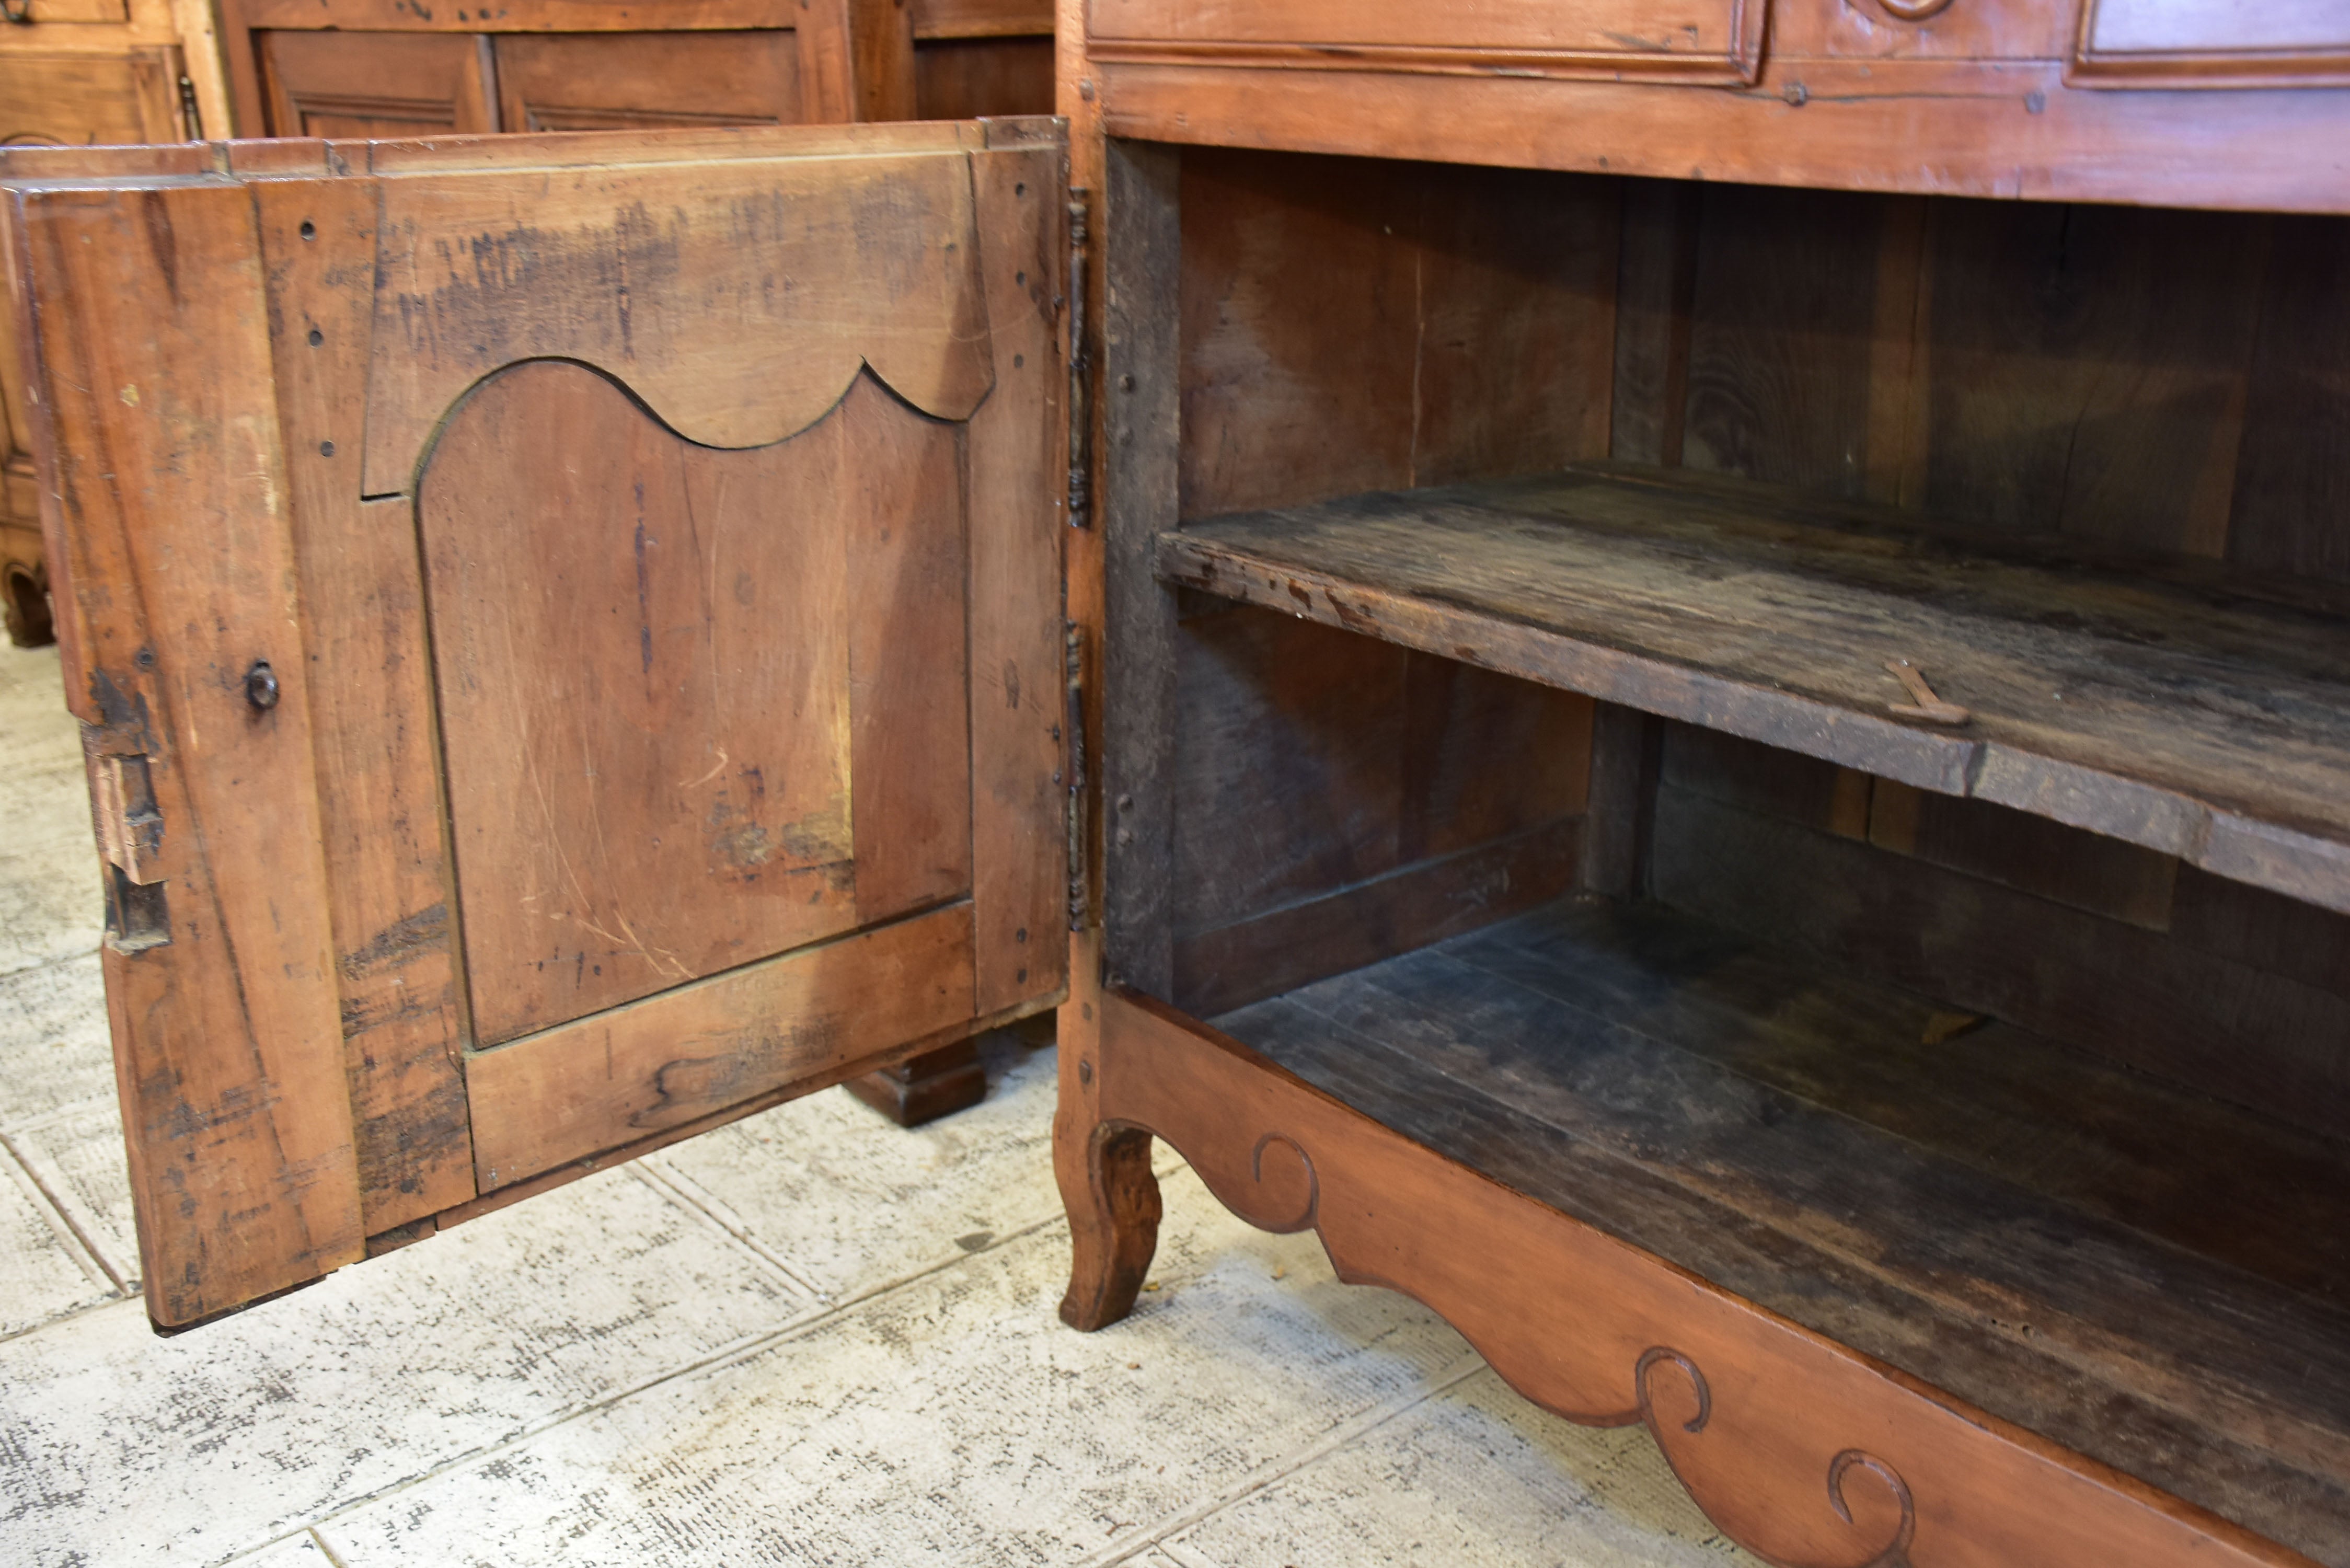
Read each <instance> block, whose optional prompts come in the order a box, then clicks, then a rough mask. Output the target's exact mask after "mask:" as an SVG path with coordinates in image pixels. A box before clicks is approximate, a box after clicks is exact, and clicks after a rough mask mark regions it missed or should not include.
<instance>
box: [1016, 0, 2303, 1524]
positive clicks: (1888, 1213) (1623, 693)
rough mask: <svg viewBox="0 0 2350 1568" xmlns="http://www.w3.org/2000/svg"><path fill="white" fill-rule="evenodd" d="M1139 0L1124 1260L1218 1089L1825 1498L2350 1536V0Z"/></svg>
mask: <svg viewBox="0 0 2350 1568" xmlns="http://www.w3.org/2000/svg"><path fill="white" fill-rule="evenodd" d="M1063 27H1064V34H1065V39H1064V45H1063V50H1064V53H1063V61H1062V68H1063V77H1062V83H1063V92H1062V99H1061V102H1062V107H1063V109H1064V110H1065V112H1066V113H1068V114H1069V115H1070V116H1071V117H1072V119H1073V122H1074V123H1073V131H1072V148H1073V153H1072V156H1073V166H1074V169H1075V176H1074V177H1075V178H1076V181H1077V182H1078V183H1079V184H1080V185H1083V186H1087V187H1090V188H1091V189H1093V190H1094V191H1095V192H1097V197H1096V200H1095V202H1094V205H1093V211H1092V213H1091V223H1092V233H1093V234H1094V236H1095V238H1096V240H1097V245H1096V252H1097V263H1096V265H1097V274H1096V276H1095V278H1094V280H1093V281H1094V285H1095V287H1096V290H1097V297H1099V298H1100V299H1101V300H1102V301H1103V310H1102V324H1101V327H1102V329H1101V337H1100V340H1099V343H1098V345H1097V350H1096V351H1097V353H1098V354H1099V356H1100V359H1099V361H1098V362H1099V365H1100V377H1099V380H1098V387H1099V400H1100V410H1099V420H1100V422H1099V427H1098V430H1097V431H1096V436H1097V441H1098V450H1099V452H1100V453H1101V472H1100V475H1099V482H1100V490H1099V493H1100V495H1101V498H1102V505H1101V512H1102V516H1101V525H1100V528H1099V530H1098V532H1090V531H1089V532H1087V533H1084V534H1079V535H1073V545H1072V565H1071V603H1072V607H1073V608H1072V613H1073V616H1074V617H1075V618H1076V619H1078V620H1079V621H1080V622H1081V623H1082V624H1083V625H1084V626H1085V628H1087V640H1086V657H1087V666H1086V668H1087V688H1086V690H1087V700H1088V702H1089V704H1090V706H1089V711H1088V714H1087V726H1086V730H1085V734H1086V737H1087V767H1088V770H1089V771H1090V772H1091V773H1092V774H1094V775H1095V776H1096V777H1097V778H1098V780H1099V793H1098V794H1097V796H1095V797H1092V799H1093V801H1094V805H1095V808H1096V810H1097V815H1096V816H1094V817H1093V818H1092V819H1091V820H1090V821H1089V823H1088V824H1087V830H1088V832H1089V834H1091V835H1092V836H1094V839H1095V842H1096V843H1097V845H1098V846H1099V848H1098V852H1099V854H1100V855H1101V857H1102V859H1101V863H1100V864H1101V875H1100V880H1099V882H1098V883H1097V886H1096V888H1095V894H1094V896H1095V897H1096V898H1097V899H1098V900H1099V904H1098V909H1099V913H1100V924H1099V926H1098V927H1097V928H1094V929H1088V930H1087V931H1086V932H1084V933H1081V935H1080V937H1079V940H1078V941H1077V943H1076V951H1075V956H1074V958H1073V961H1072V987H1073V989H1072V994H1071V998H1070V1001H1069V1002H1067V1003H1066V1005H1065V1007H1064V1009H1063V1011H1062V1015H1061V1021H1060V1022H1061V1032H1060V1038H1061V1045H1062V1054H1061V1073H1062V1080H1061V1088H1062V1103H1061V1111H1060V1123H1059V1126H1058V1127H1057V1129H1056V1139H1055V1154H1056V1159H1057V1161H1058V1165H1059V1169H1060V1175H1061V1179H1062V1185H1063V1190H1064V1192H1065V1194H1066V1198H1067V1200H1068V1205H1069V1209H1070V1213H1071V1219H1072V1226H1073V1231H1074V1237H1075V1244H1076V1266H1075V1271H1074V1277H1073V1282H1072V1284H1071V1287H1070V1290H1069V1293H1068V1297H1067V1299H1066V1303H1065V1304H1064V1307H1063V1314H1064V1315H1065V1316H1066V1318H1067V1319H1068V1320H1069V1321H1070V1322H1071V1323H1073V1324H1077V1325H1078V1326H1080V1327H1087V1328H1090V1327H1095V1326H1097V1325H1099V1324H1105V1323H1107V1322H1110V1321H1113V1320H1115V1319H1117V1318H1118V1317H1119V1316H1120V1315H1122V1314H1124V1313H1125V1312H1126V1311H1127V1310H1128V1308H1129V1306H1130V1305H1131V1303H1133V1301H1134V1300H1135V1291H1136V1289H1137V1287H1138V1285H1139V1283H1140V1282H1141V1281H1142V1279H1143V1277H1144V1273H1145V1271H1146V1269H1147V1268H1148V1266H1149V1259H1150V1255H1151V1248H1152V1232H1153V1228H1154V1226H1155V1223H1156V1220H1157V1216H1158V1197H1157V1192H1156V1189H1155V1187H1154V1185H1153V1182H1152V1179H1151V1176H1150V1165H1149V1143H1150V1140H1151V1138H1152V1137H1164V1138H1166V1139H1167V1140H1168V1141H1169V1142H1170V1143H1171V1144H1172V1145H1173V1146H1174V1147H1176V1148H1177V1149H1178V1150H1179V1151H1180V1153H1181V1154H1182V1155H1183V1156H1184V1157H1185V1158H1187V1159H1188V1160H1190V1161H1191V1165H1192V1166H1193V1168H1195V1169H1196V1170H1197V1171H1198V1172H1199V1173H1200V1174H1201V1176H1202V1177H1203V1178H1204V1179H1205V1180H1206V1182H1207V1184H1208V1185H1209V1187H1210V1188H1211V1189H1212V1190H1213V1191H1214V1192H1215V1193H1216V1194H1217V1195H1218V1196H1219V1197H1220V1198H1221V1199H1222V1200H1223V1201H1224V1202H1225V1203H1227V1204H1228V1205H1230V1206H1231V1207H1232V1209H1233V1210H1235V1211H1236V1212H1238V1213H1240V1214H1241V1215H1243V1217H1245V1218H1247V1219H1249V1220H1252V1221H1253V1222H1255V1223H1257V1224H1260V1225H1263V1226H1265V1227H1267V1228H1270V1229H1274V1230H1281V1231H1294V1230H1300V1229H1305V1228H1308V1227H1311V1228H1313V1229H1314V1230H1315V1231H1318V1232H1319V1234H1320V1236H1321V1238H1322V1240H1323V1241H1324V1243H1325V1244H1326V1247H1327V1248H1328V1250H1329V1252H1330V1255H1331V1257H1332V1259H1333V1260H1334V1262H1336V1266H1337V1268H1338V1271H1339V1272H1340V1273H1341V1275H1342V1276H1343V1277H1345V1278H1347V1279H1351V1280H1359V1281H1365V1282H1377V1283H1381V1284H1385V1285H1388V1286H1390V1287H1393V1288H1395V1289H1399V1290H1402V1291H1405V1292H1408V1293H1411V1294H1413V1295H1415V1296H1418V1297H1419V1299H1420V1300H1422V1301H1424V1302H1426V1303H1430V1305H1431V1306H1433V1307H1434V1308H1436V1309H1437V1310H1438V1311H1439V1312H1440V1313H1442V1314H1444V1315H1445V1316H1446V1317H1447V1318H1449V1319H1450V1320H1451V1322H1452V1323H1454V1324H1456V1325H1457V1326H1459V1327H1460V1328H1461V1330H1462V1332H1463V1333H1464V1334H1467V1335H1468V1337H1469V1338H1470V1339H1471V1342H1472V1343H1473V1344H1475V1345H1477V1347H1478V1348H1479V1349H1480V1350H1482V1352H1483V1353H1484V1354H1485V1355H1487V1356H1488V1357H1489V1358H1490V1359H1491V1360H1492V1363H1493V1364H1494V1366H1496V1367H1497V1369H1498V1370H1499V1371H1500V1372H1501V1373H1502V1374H1503V1376H1505V1377H1506V1378H1508V1379H1509V1380H1510V1382H1511V1383H1512V1384H1513V1386H1515V1387H1517V1388H1518V1389H1519V1390H1520V1391H1522V1392H1523V1393H1524V1394H1525V1395H1526V1396H1527V1397H1530V1398H1532V1399H1534V1400H1535V1401H1537V1402H1538V1403H1540V1404H1542V1405H1544V1406H1545V1407H1549V1408H1550V1409H1553V1410H1555V1411H1558V1412H1561V1413H1563V1414H1565V1415H1566V1416H1568V1417H1573V1418H1574V1419H1576V1420H1579V1421H1585V1422H1596V1423H1603V1424H1622V1425H1628V1424H1636V1423H1637V1424H1640V1425H1643V1426H1645V1427H1646V1428H1648V1431H1649V1432H1650V1433H1652V1434H1653V1436H1654V1438H1655V1440H1656V1441H1657V1442H1658V1443H1659V1446H1660V1447H1661V1449H1663V1451H1664V1453H1665V1455H1666V1457H1667V1458H1668V1459H1669V1461H1670V1462H1671V1464H1672V1466H1673V1468H1674V1469H1675V1470H1676V1471H1677V1472H1678V1474H1679V1476H1680V1478H1681V1479H1682V1480H1683V1481H1684V1482H1685V1483H1686V1484H1687V1485H1688V1487H1689V1489H1690V1492H1691V1494H1692V1495H1693V1496H1694V1497H1695V1499H1696V1500H1697V1501H1698V1502H1699V1503H1700V1505H1701V1506H1702V1507H1703V1508H1704V1509H1705V1510H1706V1511H1707V1512H1708V1513H1709V1514H1710V1515H1711V1518H1712V1519H1713V1520H1714V1521H1715V1522H1716V1523H1717V1524H1718V1525H1720V1527H1721V1529H1722V1531H1723V1532H1725V1533H1726V1534H1728V1535H1730V1536H1732V1537H1734V1538H1735V1539H1737V1540H1738V1541H1740V1542H1743V1543H1745V1544H1746V1545H1748V1546H1749V1547H1751V1548H1752V1549H1753V1550H1754V1551H1755V1552H1758V1553H1759V1554H1760V1555H1762V1556H1763V1557H1764V1558H1765V1559H1767V1560H1768V1561H1771V1562H1773V1563H1783V1564H1798V1565H1802V1568H1851V1565H1856V1564H1861V1563H1874V1564H1915V1565H1917V1568H1926V1565H1928V1564H1960V1563H1963V1564H1981V1565H1985V1568H1993V1565H1996V1568H2020V1565H2024V1564H2060V1563H2063V1564H2078V1563H2115V1564H2120V1563H2129V1564H2133V1565H2138V1564H2152V1563H2163V1564H2186V1563H2305V1562H2309V1561H2312V1560H2314V1561H2317V1562H2322V1563H2332V1564H2336V1565H2340V1564H2345V1563H2350V619H2345V614H2350V514H2345V502H2350V372H2345V366H2350V294H2345V291H2344V289H2343V287H2342V280H2343V279H2344V278H2345V276H2350V219H2345V217H2343V216H2342V215H2341V214H2343V213H2350V8H2345V7H2343V6H2341V5H2333V4H2306V5H2302V4H2287V5H2276V6H2272V7H2267V8H2256V7H2238V6H2231V5H2219V4H2210V5H2202V4H2197V3H2195V0H2177V3H2156V0H2084V3H2080V4H2075V3H2074V0H2064V3H2063V4H2058V3H2056V0H1981V3H1976V0H1950V4H1948V5H1934V4H1931V3H1930V0H1929V3H1928V4H1922V5H1907V4H1899V5H1897V4H1890V3H1884V0H1770V3H1769V4H1768V5H1765V4H1763V3H1762V0H1722V3H1720V4H1700V5H1690V6H1686V7H1682V8H1679V9H1678V10H1669V9H1668V8H1666V7H1662V6H1659V5H1654V4H1646V3H1638V0H1567V3H1565V4H1557V5H1514V4H1503V5H1490V6H1476V7H1470V6H1461V7H1441V6H1416V5H1389V4H1378V3H1373V4H1357V5H1343V6H1342V5H1333V4H1329V3H1327V0H1266V3H1264V4H1259V5H1247V6H1241V5H1192V4H1188V3H1180V0H1090V3H1089V4H1086V5H1080V4H1078V3H1077V0H1069V4H1067V5H1065V6H1064V9H1063ZM1332 155H1347V156H1332ZM1383 160H1412V161H1383ZM1471 165H1482V166H1483V167H1471ZM2095 203H2111V204H2095ZM2215 209H2232V210H2230V211H2220V210H2215ZM1896 666H1898V667H1901V668H1900V669H1896V668H1894V667H1896ZM1904 671H1906V673H1907V674H1908V676H1909V677H1911V678H1919V677H1922V679H1923V680H1924V681H1925V683H1926V686H1927V689H1928V690H1929V691H1930V692H1931V693H1932V696H1933V701H1931V702H1930V703H1929V702H1928V701H1925V700H1924V699H1922V698H1921V697H1920V696H1919V695H1918V693H1916V692H1913V691H1911V690H1910V689H1909V687H1908V684H1907V683H1906V682H1905V680H1904V679H1903V678H1902V676H1903V673H1904ZM1951 709H1961V710H1964V713H1963V715H1960V714H1958V713H1954V712H1951V711H1949V710H1951ZM1961 717H1962V720H1963V722H1958V723H1951V722H1949V721H1950V720H1952V719H1957V718H1961ZM1937 721H1940V722H1937Z"/></svg>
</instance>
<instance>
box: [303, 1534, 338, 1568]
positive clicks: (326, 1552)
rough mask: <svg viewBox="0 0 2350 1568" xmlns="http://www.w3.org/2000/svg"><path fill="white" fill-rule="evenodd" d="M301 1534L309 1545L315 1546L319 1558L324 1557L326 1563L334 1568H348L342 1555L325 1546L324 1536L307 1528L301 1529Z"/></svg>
mask: <svg viewBox="0 0 2350 1568" xmlns="http://www.w3.org/2000/svg"><path fill="white" fill-rule="evenodd" d="M302 1533H303V1534H305V1535H307V1536H308V1537H309V1538H310V1544H311V1545H313V1546H316V1547H317V1549H318V1554H319V1555H320V1556H321V1557H324V1558H325V1559H326V1560H327V1561H328V1562H329V1563H333V1564H334V1568H350V1565H349V1564H348V1563H345V1562H344V1561H343V1559H342V1554H341V1553H340V1552H337V1551H336V1550H335V1549H334V1548H333V1547H331V1546H329V1545H328V1544H327V1538H326V1537H325V1536H323V1535H321V1534H319V1533H318V1532H317V1531H315V1530H312V1529H309V1528H307V1526H306V1527H305V1528H304V1529H303V1531H302Z"/></svg>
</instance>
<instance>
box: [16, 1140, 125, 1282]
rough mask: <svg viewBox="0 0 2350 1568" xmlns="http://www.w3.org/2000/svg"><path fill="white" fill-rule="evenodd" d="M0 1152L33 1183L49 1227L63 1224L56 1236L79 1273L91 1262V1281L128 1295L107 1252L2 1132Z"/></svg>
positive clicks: (54, 1228) (21, 1179) (20, 1150)
mask: <svg viewBox="0 0 2350 1568" xmlns="http://www.w3.org/2000/svg"><path fill="white" fill-rule="evenodd" d="M0 1151H5V1153H6V1154H7V1157H8V1164H9V1167H10V1168H11V1169H13V1170H14V1171H15V1172H16V1176H17V1179H19V1180H20V1181H25V1182H29V1183H30V1184H31V1185H32V1189H33V1192H34V1194H35V1196H36V1198H37V1199H38V1200H39V1203H40V1207H41V1210H42V1211H43V1212H44V1213H46V1214H47V1216H48V1218H49V1228H50V1229H51V1230H52V1231H59V1230H60V1228H61V1227H62V1230H61V1231H60V1234H59V1237H58V1239H59V1240H60V1241H65V1242H66V1243H67V1246H68V1251H72V1252H73V1254H74V1260H75V1262H78V1263H79V1264H80V1265H81V1268H82V1272H84V1273H88V1272H89V1268H90V1265H91V1264H92V1263H95V1264H97V1265H98V1269H99V1277H97V1278H95V1279H93V1280H92V1281H91V1282H92V1283H93V1284H102V1285H104V1286H106V1287H107V1288H108V1289H109V1290H110V1291H112V1292H113V1293H115V1294H116V1295H117V1296H127V1295H129V1294H130V1287H129V1286H128V1285H126V1284H124V1283H123V1282H122V1276H121V1275H120V1274H118V1273H116V1272H114V1265H113V1264H112V1263H109V1262H107V1260H106V1254H105V1253H103V1252H101V1251H99V1250H98V1248H97V1247H96V1246H95V1245H94V1244H93V1243H92V1242H91V1241H90V1239H89V1238H88V1236H86V1235H84V1234H82V1229H81V1227H80V1226H79V1225H78V1224H76V1223H75V1222H74V1217H73V1216H72V1215H71V1214H69V1213H68V1212H67V1211H66V1206H65V1205H64V1204H63V1203H60V1202H58V1201H57V1194H55V1193H53V1192H51V1191H50V1190H49V1189H48V1185H47V1183H46V1182H44V1181H43V1180H42V1179H41V1177H40V1173H39V1172H38V1171H36V1170H35V1169H34V1168H33V1166H32V1162H31V1161H30V1160H28V1159H26V1158H25V1154H24V1151H23V1150H22V1149H19V1148H18V1147H16V1143H15V1141H14V1140H13V1139H11V1138H10V1137H8V1136H7V1135H6V1134H5V1133H0Z"/></svg>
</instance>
